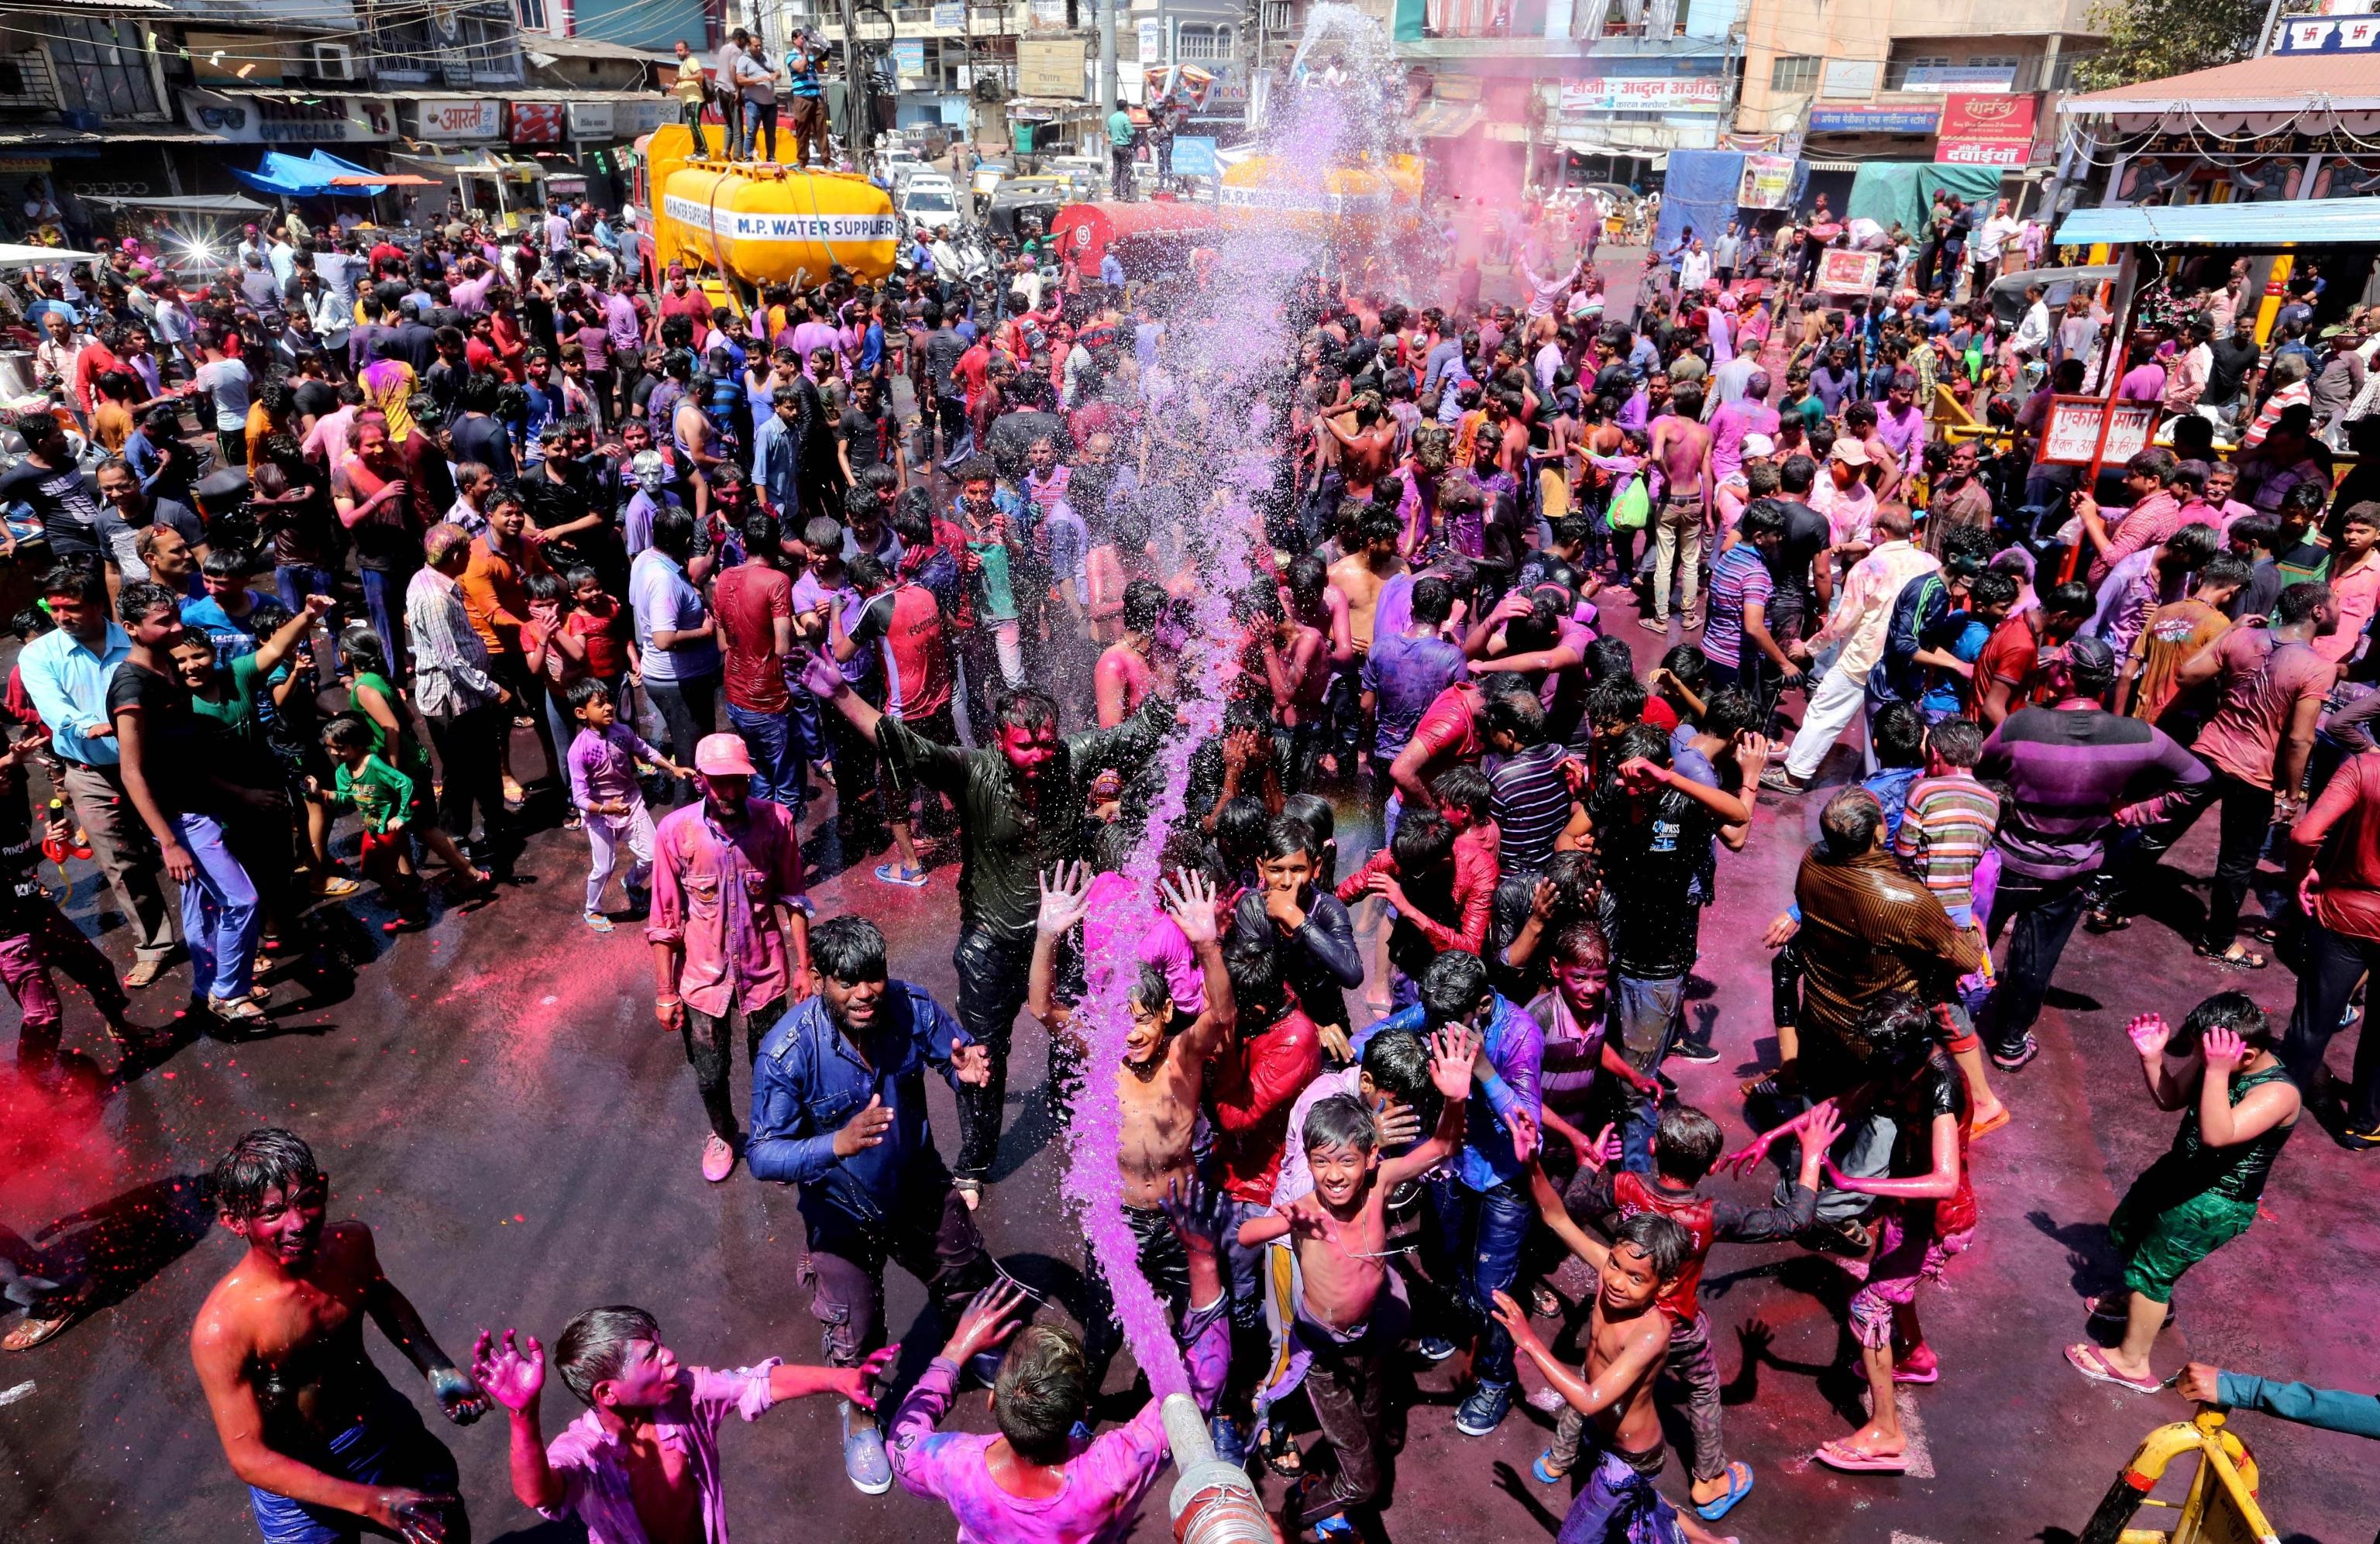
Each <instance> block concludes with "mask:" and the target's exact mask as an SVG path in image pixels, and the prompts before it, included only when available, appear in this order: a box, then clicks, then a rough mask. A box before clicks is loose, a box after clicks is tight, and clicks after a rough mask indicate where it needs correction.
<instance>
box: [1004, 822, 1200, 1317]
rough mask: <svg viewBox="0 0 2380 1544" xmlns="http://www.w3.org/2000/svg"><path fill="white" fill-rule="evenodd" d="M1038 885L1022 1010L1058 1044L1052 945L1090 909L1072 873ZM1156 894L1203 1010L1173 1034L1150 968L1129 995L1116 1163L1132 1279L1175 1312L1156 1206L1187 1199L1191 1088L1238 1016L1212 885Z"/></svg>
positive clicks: (1163, 1219)
mask: <svg viewBox="0 0 2380 1544" xmlns="http://www.w3.org/2000/svg"><path fill="white" fill-rule="evenodd" d="M1040 882H1041V909H1040V912H1039V913H1038V915H1037V916H1036V917H1035V918H1034V936H1033V964H1032V966H1031V973H1030V976H1029V978H1028V979H1027V983H1026V997H1025V1006H1026V1011H1027V1012H1029V1013H1031V1014H1032V1015H1033V1016H1034V1017H1035V1018H1037V1019H1038V1020H1040V1021H1041V1023H1042V1024H1044V1025H1045V1026H1047V1027H1049V1029H1050V1033H1051V1034H1052V1035H1063V1034H1065V1033H1066V1030H1067V1027H1068V1026H1069V1025H1070V1023H1071V1022H1072V1020H1073V1017H1074V1010H1073V1009H1072V1008H1071V1007H1069V1006H1067V1005H1066V1004H1064V1003H1060V1002H1058V1001H1057V998H1056V995H1055V981H1056V975H1057V952H1058V942H1059V940H1061V939H1062V938H1064V937H1065V936H1066V935H1067V934H1068V933H1069V932H1071V931H1073V930H1074V927H1075V923H1077V922H1079V921H1081V920H1082V918H1083V914H1084V913H1085V912H1086V911H1087V910H1088V909H1089V906H1090V873H1089V870H1088V869H1086V868H1085V867H1083V866H1082V865H1080V864H1076V865H1075V866H1074V867H1073V868H1072V869H1060V870H1058V871H1057V872H1055V873H1050V874H1044V875H1042V876H1041V881H1040ZM1158 890H1159V893H1160V894H1161V895H1162V896H1163V898H1164V902H1165V910H1166V914H1167V915H1168V916H1170V917H1172V918H1173V923H1174V926H1176V927H1178V928H1180V929H1181V930H1182V936H1183V937H1184V939H1186V940H1188V941H1189V944H1190V953H1191V955H1192V957H1193V958H1194V959H1196V961H1197V964H1198V973H1199V983H1200V986H1201V987H1202V988H1203V989H1204V992H1205V1001H1206V1008H1205V1011H1204V1012H1202V1013H1200V1014H1199V1015H1197V1017H1196V1018H1195V1019H1193V1020H1191V1021H1190V1023H1189V1025H1188V1026H1187V1027H1180V1022H1179V1015H1177V1013H1176V1012H1175V1009H1174V1004H1173V992H1172V988H1171V987H1169V986H1168V985H1167V984H1166V979H1165V972H1164V971H1163V970H1161V969H1160V968H1159V967H1156V966H1153V965H1144V966H1142V967H1140V974H1139V977H1138V979H1136V980H1135V982H1134V983H1133V986H1132V996H1131V1000H1130V1001H1131V1009H1132V1028H1131V1029H1130V1030H1129V1031H1128V1032H1127V1033H1126V1034H1125V1036H1124V1042H1123V1066H1121V1067H1119V1068H1118V1069H1117V1070H1116V1075H1115V1090H1116V1103H1117V1106H1118V1111H1119V1114H1118V1120H1119V1132H1118V1137H1119V1140H1118V1142H1117V1146H1116V1162H1117V1166H1118V1167H1119V1168H1120V1169H1121V1170H1122V1171H1123V1215H1124V1221H1125V1222H1126V1223H1127V1224H1129V1225H1130V1227H1131V1228H1132V1231H1133V1235H1134V1236H1135V1238H1137V1239H1138V1240H1139V1241H1140V1248H1139V1260H1140V1270H1141V1274H1142V1275H1144V1276H1146V1277H1147V1278H1148V1281H1149V1283H1150V1284H1151V1285H1152V1286H1154V1287H1156V1288H1157V1289H1158V1290H1159V1291H1160V1292H1161V1293H1163V1294H1164V1295H1165V1296H1166V1298H1167V1299H1168V1300H1169V1301H1170V1302H1172V1304H1173V1305H1174V1307H1175V1308H1176V1310H1177V1311H1178V1310H1179V1309H1180V1307H1181V1306H1182V1305H1183V1304H1184V1303H1185V1302H1187V1301H1188V1295H1189V1291H1190V1275H1189V1270H1190V1261H1189V1258H1188V1257H1187V1256H1186V1255H1184V1253H1183V1246H1182V1241H1181V1239H1180V1237H1179V1236H1178V1235H1177V1234H1176V1232H1175V1230H1174V1226H1173V1223H1172V1220H1171V1219H1169V1218H1168V1217H1167V1216H1166V1214H1165V1210H1164V1203H1165V1200H1166V1198H1168V1197H1170V1196H1181V1195H1187V1194H1188V1193H1189V1191H1190V1189H1191V1186H1192V1185H1193V1183H1194V1182H1195V1181H1196V1177H1197V1176H1196V1173H1195V1172H1194V1169H1193V1165H1192V1162H1191V1155H1190V1139H1191V1137H1192V1136H1193V1135H1194V1134H1195V1131H1196V1126H1197V1123H1198V1090H1199V1085H1200V1083H1201V1081H1202V1079H1203V1078H1204V1076H1205V1074H1206V1068H1207V1063H1208V1061H1209V1060H1211V1059H1212V1058H1213V1056H1214V1054H1215V1052H1218V1051H1220V1050H1221V1049H1222V1048H1223V1047H1224V1045H1226V1044H1227V1043H1229V1041H1230V1040H1231V1038H1232V1029H1233V1026H1234V1024H1236V1023H1237V1021H1238V1015H1237V1013H1236V1012H1235V1011H1234V1009H1233V1005H1232V981H1231V978H1230V976H1229V975H1227V974H1226V973H1225V971H1224V969H1223V949H1222V945H1221V943H1220V942H1219V941H1218V939H1219V933H1218V929H1217V925H1216V920H1215V890H1214V885H1213V884H1212V882H1211V881H1208V879H1207V878H1206V876H1204V875H1203V874H1197V873H1193V872H1190V871H1188V870H1184V872H1183V873H1182V874H1181V875H1180V876H1179V888H1176V886H1175V884H1174V883H1173V882H1172V881H1160V883H1159V885H1158Z"/></svg>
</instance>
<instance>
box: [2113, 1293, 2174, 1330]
mask: <svg viewBox="0 0 2380 1544" xmlns="http://www.w3.org/2000/svg"><path fill="white" fill-rule="evenodd" d="M2129 1297H2130V1294H2119V1295H2117V1296H2115V1297H2113V1298H2107V1297H2094V1298H2093V1299H2091V1317H2092V1318H2093V1319H2097V1320H2098V1321H2099V1322H2100V1323H2102V1324H2121V1323H2122V1322H2124V1320H2125V1319H2127V1318H2128V1317H2130V1315H2131V1303H2130V1302H2129V1301H2128V1298H2129ZM2180 1326H2181V1310H2180V1308H2177V1307H2174V1306H2173V1305H2172V1304H2170V1303H2168V1304H2167V1305H2166V1309H2165V1322H2164V1323H2163V1324H2161V1325H2159V1326H2158V1327H2157V1332H2158V1333H2159V1334H2163V1333H2164V1332H2165V1331H2168V1330H2175V1329H2179V1328H2180Z"/></svg>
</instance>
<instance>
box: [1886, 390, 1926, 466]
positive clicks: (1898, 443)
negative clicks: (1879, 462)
mask: <svg viewBox="0 0 2380 1544" xmlns="http://www.w3.org/2000/svg"><path fill="white" fill-rule="evenodd" d="M1876 438H1877V439H1879V440H1882V441H1883V442H1884V444H1885V447H1886V448H1887V449H1888V450H1890V451H1891V452H1892V454H1893V456H1894V457H1895V458H1896V459H1897V460H1899V461H1900V464H1901V466H1902V467H1904V468H1906V467H1909V466H1910V465H1912V464H1913V460H1914V458H1915V456H1916V455H1917V447H1918V446H1920V445H1923V444H1925V413H1924V412H1923V411H1921V410H1920V409H1919V407H1918V406H1917V404H1915V403H1914V402H1913V403H1911V404H1910V405H1909V410H1908V411H1907V412H1905V413H1896V412H1894V411H1893V410H1892V404H1891V403H1889V402H1886V403H1881V404H1879V405H1878V406H1877V407H1876Z"/></svg>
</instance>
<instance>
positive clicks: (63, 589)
mask: <svg viewBox="0 0 2380 1544" xmlns="http://www.w3.org/2000/svg"><path fill="white" fill-rule="evenodd" d="M168 593H170V591H169V592H168ZM68 595H70V596H72V597H74V599H75V600H76V601H77V602H79V603H80V604H83V605H86V606H104V605H106V604H107V579H106V577H105V576H104V575H103V574H102V573H101V572H100V569H99V565H98V564H96V563H61V564H58V565H55V566H54V567H52V568H51V569H50V571H49V572H48V573H46V574H44V575H42V599H43V600H51V599H55V598H57V597H61V596H68Z"/></svg>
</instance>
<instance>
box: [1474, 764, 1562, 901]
mask: <svg viewBox="0 0 2380 1544" xmlns="http://www.w3.org/2000/svg"><path fill="white" fill-rule="evenodd" d="M1569 754H1570V748H1569V747H1567V746H1562V745H1550V744H1549V745H1541V746H1532V747H1530V748H1528V749H1526V750H1524V751H1522V752H1521V753H1520V754H1519V755H1517V756H1508V757H1506V758H1505V759H1504V760H1503V762H1502V763H1501V764H1500V765H1499V766H1498V767H1497V768H1496V769H1495V770H1494V771H1493V772H1489V773H1488V819H1490V820H1492V821H1495V822H1496V829H1497V830H1498V831H1500V832H1502V833H1503V849H1502V852H1501V854H1500V857H1501V860H1502V867H1503V871H1504V872H1505V873H1508V874H1512V873H1531V874H1533V873H1536V871H1537V870H1538V869H1542V868H1544V867H1545V866H1546V860H1547V859H1548V858H1549V857H1553V855H1554V838H1556V837H1557V836H1560V834H1561V833H1562V828H1563V827H1565V826H1567V825H1569V824H1570V807H1571V786H1570V777H1569V775H1568V773H1567V772H1565V770H1564V769H1563V766H1562V761H1563V759H1564V758H1565V757H1567V756H1568V755H1569Z"/></svg>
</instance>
